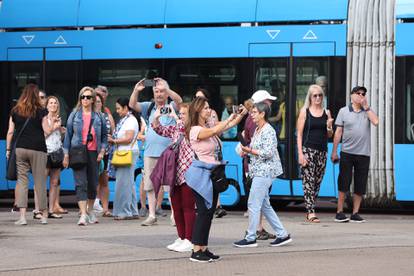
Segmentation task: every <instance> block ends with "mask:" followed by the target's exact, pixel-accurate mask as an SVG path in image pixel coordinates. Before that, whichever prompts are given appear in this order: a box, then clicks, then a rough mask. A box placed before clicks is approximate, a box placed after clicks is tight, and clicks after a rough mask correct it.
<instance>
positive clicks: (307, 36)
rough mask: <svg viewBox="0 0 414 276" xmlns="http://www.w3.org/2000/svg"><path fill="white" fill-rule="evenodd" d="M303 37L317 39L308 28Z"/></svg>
mask: <svg viewBox="0 0 414 276" xmlns="http://www.w3.org/2000/svg"><path fill="white" fill-rule="evenodd" d="M303 39H318V37H317V36H316V35H315V33H314V32H313V31H312V30H309V31H308V32H307V33H306V34H305V36H304V37H303Z"/></svg>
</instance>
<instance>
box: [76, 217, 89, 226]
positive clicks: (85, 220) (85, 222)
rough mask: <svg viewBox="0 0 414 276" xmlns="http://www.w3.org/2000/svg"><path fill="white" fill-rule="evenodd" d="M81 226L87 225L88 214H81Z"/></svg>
mask: <svg viewBox="0 0 414 276" xmlns="http://www.w3.org/2000/svg"><path fill="white" fill-rule="evenodd" d="M78 225H79V226H86V225H88V216H87V215H81V216H80V218H79V220H78Z"/></svg>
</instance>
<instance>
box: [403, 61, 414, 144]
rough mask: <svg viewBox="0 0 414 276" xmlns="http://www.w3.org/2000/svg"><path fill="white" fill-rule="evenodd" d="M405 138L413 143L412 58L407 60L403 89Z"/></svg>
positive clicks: (413, 99)
mask: <svg viewBox="0 0 414 276" xmlns="http://www.w3.org/2000/svg"><path fill="white" fill-rule="evenodd" d="M405 110H406V112H405V120H404V121H405V122H406V123H405V131H404V132H405V135H404V136H405V137H406V141H407V142H408V143H414V58H410V59H408V60H407V84H406V89H405Z"/></svg>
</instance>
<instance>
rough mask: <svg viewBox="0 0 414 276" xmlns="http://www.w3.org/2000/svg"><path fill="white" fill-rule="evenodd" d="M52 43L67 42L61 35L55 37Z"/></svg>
mask: <svg viewBox="0 0 414 276" xmlns="http://www.w3.org/2000/svg"><path fill="white" fill-rule="evenodd" d="M54 44H56V45H62V44H68V43H67V42H66V40H65V39H64V38H63V36H61V35H60V36H59V37H58V38H57V39H56V41H55V43H54Z"/></svg>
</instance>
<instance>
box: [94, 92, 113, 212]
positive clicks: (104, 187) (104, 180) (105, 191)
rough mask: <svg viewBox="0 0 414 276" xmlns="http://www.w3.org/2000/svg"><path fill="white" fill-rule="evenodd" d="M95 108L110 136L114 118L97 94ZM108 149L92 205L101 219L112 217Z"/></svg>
mask: <svg viewBox="0 0 414 276" xmlns="http://www.w3.org/2000/svg"><path fill="white" fill-rule="evenodd" d="M95 91H96V89H95ZM95 108H96V110H95V111H96V112H100V114H101V115H102V117H103V118H104V120H105V126H106V132H107V134H112V132H113V130H114V128H115V123H114V118H113V117H112V115H111V113H110V112H109V111H107V110H108V108H107V107H106V106H105V101H104V98H103V97H102V95H101V94H98V93H96V101H95ZM109 148H110V146H108V147H107V148H106V151H105V155H104V158H103V159H102V161H101V163H103V169H102V170H100V171H99V175H98V189H97V199H96V200H95V203H94V210H95V211H100V212H102V216H103V217H112V214H111V212H110V211H109V187H108V182H109V177H108V163H109ZM100 167H101V166H100ZM99 199H100V200H101V202H102V209H101V208H100V207H101V206H100V204H99ZM97 207H98V210H97Z"/></svg>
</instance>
